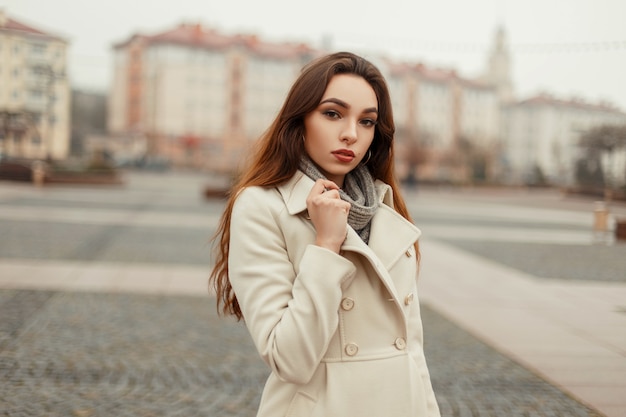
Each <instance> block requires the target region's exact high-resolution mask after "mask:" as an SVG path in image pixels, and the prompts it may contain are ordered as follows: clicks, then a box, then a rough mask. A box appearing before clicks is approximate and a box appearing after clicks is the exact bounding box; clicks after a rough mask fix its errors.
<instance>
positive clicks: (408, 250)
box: [404, 249, 413, 258]
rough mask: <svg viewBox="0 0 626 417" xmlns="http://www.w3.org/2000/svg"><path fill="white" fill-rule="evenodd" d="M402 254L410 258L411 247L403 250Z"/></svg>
mask: <svg viewBox="0 0 626 417" xmlns="http://www.w3.org/2000/svg"><path fill="white" fill-rule="evenodd" d="M404 254H405V255H406V257H407V258H410V257H411V256H412V255H413V254H412V253H411V249H407V251H406V252H404Z"/></svg>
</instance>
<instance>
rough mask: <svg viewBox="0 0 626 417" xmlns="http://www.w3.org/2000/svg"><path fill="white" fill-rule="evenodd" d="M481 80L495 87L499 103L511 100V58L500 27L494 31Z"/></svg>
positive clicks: (503, 32)
mask: <svg viewBox="0 0 626 417" xmlns="http://www.w3.org/2000/svg"><path fill="white" fill-rule="evenodd" d="M483 80H484V81H485V82H487V83H489V84H492V85H495V86H496V88H497V90H498V97H499V99H500V102H502V103H507V102H510V101H512V100H513V81H512V79H511V56H510V53H509V48H508V43H507V40H506V33H505V31H504V28H503V27H502V26H499V27H498V29H497V30H496V33H495V36H494V42H493V45H492V47H491V51H490V53H489V56H488V61H487V69H486V71H485V74H484V75H483Z"/></svg>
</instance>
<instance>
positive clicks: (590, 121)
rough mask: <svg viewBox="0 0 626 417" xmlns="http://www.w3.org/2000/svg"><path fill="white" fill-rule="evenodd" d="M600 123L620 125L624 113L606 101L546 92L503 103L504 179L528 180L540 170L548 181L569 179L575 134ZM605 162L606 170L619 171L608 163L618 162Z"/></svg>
mask: <svg viewBox="0 0 626 417" xmlns="http://www.w3.org/2000/svg"><path fill="white" fill-rule="evenodd" d="M602 125H626V114H625V113H624V112H622V111H620V110H619V109H617V108H615V107H613V106H611V105H609V104H607V103H589V102H586V101H584V100H582V99H570V100H564V99H560V98H557V97H555V96H552V95H550V94H540V95H537V96H534V97H530V98H528V99H526V100H522V101H519V102H515V103H511V104H509V105H507V106H504V107H503V134H502V137H503V138H504V144H503V145H504V146H503V150H504V157H505V163H506V172H507V178H509V182H512V183H528V182H534V181H536V180H537V179H536V178H535V177H536V175H537V174H538V173H541V175H542V176H544V177H545V179H546V180H547V181H548V182H550V183H552V184H559V185H572V184H574V182H575V171H574V168H575V164H576V161H577V160H578V159H579V158H581V157H583V149H581V148H580V146H579V143H580V137H581V135H582V134H584V133H585V132H586V131H588V130H590V129H592V128H594V127H597V126H602ZM609 163H610V164H611V166H607V167H606V170H608V171H611V172H612V171H619V167H618V166H617V165H615V166H613V165H614V163H615V164H617V163H619V161H617V160H616V161H609ZM623 172H624V171H621V176H622V177H623V175H624V174H623Z"/></svg>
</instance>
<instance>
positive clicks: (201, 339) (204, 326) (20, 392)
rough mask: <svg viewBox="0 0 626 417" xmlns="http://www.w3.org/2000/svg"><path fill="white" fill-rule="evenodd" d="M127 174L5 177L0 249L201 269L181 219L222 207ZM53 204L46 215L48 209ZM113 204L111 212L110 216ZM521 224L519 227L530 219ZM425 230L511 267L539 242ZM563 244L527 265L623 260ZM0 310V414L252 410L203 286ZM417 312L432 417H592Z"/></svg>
mask: <svg viewBox="0 0 626 417" xmlns="http://www.w3.org/2000/svg"><path fill="white" fill-rule="evenodd" d="M133 181H134V182H133V184H131V186H129V187H123V188H113V189H105V190H92V189H71V188H51V189H44V190H42V191H41V192H34V191H31V190H30V189H25V188H24V189H22V188H19V187H18V188H15V189H11V191H10V192H9V193H5V194H2V189H1V187H2V184H0V258H20V259H55V260H81V261H90V260H94V261H99V262H112V263H120V262H124V263H132V262H151V263H163V264H170V265H171V264H180V265H191V264H193V265H207V273H208V269H209V268H208V264H209V260H208V240H209V238H210V236H211V235H212V233H213V230H214V222H212V223H211V224H200V222H198V225H197V226H196V225H194V223H193V222H190V224H185V223H184V220H185V219H189V218H192V220H193V218H195V217H194V216H197V217H198V218H203V217H205V216H213V217H215V216H216V215H218V214H219V212H220V210H221V204H222V203H221V202H219V201H217V202H216V201H213V202H207V201H204V200H202V199H201V198H199V195H200V192H199V187H200V186H201V184H202V179H201V178H198V177H197V176H182V177H173V178H165V177H164V178H162V179H159V178H157V179H154V178H152V177H150V176H139V177H136V178H134V180H133ZM3 210H4V212H3ZM11 210H13V211H11ZM54 210H59V211H58V213H60V214H58V215H59V216H60V217H59V218H58V219H56V218H51V217H49V216H48V215H49V214H50V212H52V211H54ZM72 210H79V211H81V212H83V213H88V214H89V213H94V214H93V217H94V219H95V218H96V217H97V219H98V221H97V222H90V221H79V220H77V219H75V218H72V217H71V216H70V215H69V214H67V212H70V211H72ZM10 211H11V213H15V212H17V213H18V214H19V216H18V215H14V214H10V213H9V212H10ZM96 212H97V213H98V214H95V213H96ZM113 212H116V213H118V212H121V213H122V216H121V217H120V216H118V217H115V219H117V220H115V219H113V220H110V219H109V218H108V217H107V213H109V214H110V213H113ZM3 213H4V214H3ZM7 213H9V214H7ZM55 213H57V212H55ZM118 214H119V213H118ZM145 214H150V215H155V216H157V217H155V218H154V219H153V221H152V223H149V224H148V223H145V222H144V223H141V224H139V223H136V222H134V221H133V219H136V218H139V217H141V216H143V215H145ZM439 215H440V216H439V217H437V216H434V215H433V213H432V212H428V211H425V212H416V216H415V217H416V218H417V217H419V218H420V221H421V222H423V227H424V229H428V227H429V226H430V225H434V226H436V225H438V224H450V223H449V222H450V221H456V222H457V226H458V227H459V228H460V229H462V228H463V227H464V226H467V225H468V224H470V223H471V226H476V225H477V224H479V222H478V220H476V219H473V220H458V219H457V220H454V219H455V217H453V216H451V215H450V216H448V215H443V216H441V213H439ZM20 216H22V217H20ZM24 216H26V217H24ZM28 216H31V217H30V218H27V217H28ZM37 216H40V217H41V218H38V217H37ZM63 216H65V217H63ZM159 216H161V217H159ZM167 216H171V217H167ZM420 216H421V217H420ZM87 218H89V216H87ZM172 218H173V219H174V220H172ZM107 219H108V220H107ZM120 219H122V220H120ZM161 219H170V220H169V221H161ZM88 220H89V219H88ZM481 221H483V222H486V223H485V224H483V226H485V227H494V228H497V227H511V226H515V227H517V226H520V223H519V222H518V223H517V224H514V223H515V222H511V221H502V220H500V221H499V223H498V222H497V221H494V219H482V220H481ZM496 223H498V224H496ZM526 223H527V225H526V226H523V225H522V226H521V227H522V228H526V229H528V228H531V226H528V224H534V223H533V222H531V221H530V222H529V221H527V222H526ZM420 226H422V225H420ZM534 227H536V228H540V226H536V225H535V226H534ZM555 227H557V226H555ZM558 227H559V228H561V229H569V230H574V231H583V228H584V227H585V226H584V225H580V224H569V225H563V224H561V225H560V226H558ZM435 238H442V239H443V240H446V239H447V240H448V241H449V242H452V243H455V244H456V245H458V246H463V245H465V247H464V249H466V250H470V251H473V252H475V253H480V254H482V255H483V256H488V257H490V258H491V259H494V260H496V261H499V262H503V263H509V264H515V263H517V264H515V265H513V266H514V267H517V268H519V269H522V270H530V268H533V264H535V263H537V262H538V261H537V258H538V257H539V256H541V254H542V253H543V252H545V251H546V248H547V247H548V246H546V244H536V243H527V242H526V243H524V242H521V243H520V242H518V243H513V242H496V243H494V242H489V241H479V240H475V239H456V240H455V239H452V238H449V237H445V236H444V237H437V236H435ZM542 245H543V246H542ZM572 247H573V248H574V249H572ZM568 248H569V249H570V251H568V250H560V249H559V248H551V247H550V253H551V254H553V257H554V259H552V260H551V261H550V262H551V263H546V262H545V261H542V262H543V268H546V269H549V270H548V271H547V272H545V273H544V274H538V275H539V276H545V277H548V278H550V277H554V275H555V274H558V275H559V276H558V277H559V278H565V279H581V278H582V276H581V277H579V276H578V275H576V274H574V269H576V268H575V266H570V263H571V262H572V256H573V257H575V258H576V259H577V260H580V261H581V262H582V260H583V259H587V260H588V261H589V262H591V260H592V259H594V257H598V256H600V257H602V256H605V257H607V258H606V259H607V262H606V263H605V264H604V265H603V264H595V263H593V265H595V266H594V267H593V268H596V269H594V271H595V272H596V273H595V274H587V275H585V276H589V275H594V276H596V277H597V278H598V279H603V280H614V279H615V277H616V276H618V275H619V272H618V275H616V273H615V271H613V270H612V269H611V268H615V267H616V266H617V267H618V268H621V269H620V270H621V271H623V270H625V269H624V268H623V267H622V266H621V265H623V264H622V263H619V262H620V261H619V259H617V260H616V258H619V256H617V257H616V255H615V253H618V254H619V252H615V253H614V252H613V251H614V250H615V248H619V246H598V247H597V248H595V249H593V248H594V247H593V246H592V245H578V246H576V245H573V246H568ZM589 248H592V249H591V250H589ZM571 250H573V251H579V252H572V251H571ZM533 253H534V255H528V254H533ZM572 254H574V255H572ZM520 258H523V259H522V260H520ZM620 276H621V275H620ZM0 317H1V320H0V381H2V383H1V384H0V416H63V417H65V416H76V417H91V416H107V417H108V416H217V417H222V416H225V417H229V416H253V415H254V412H255V409H256V406H257V404H258V401H259V395H260V391H261V388H262V385H263V382H264V380H265V378H266V377H267V373H268V370H267V368H266V367H265V365H264V364H263V363H262V362H261V361H260V360H259V358H258V354H257V353H256V351H255V350H254V348H253V347H252V345H251V342H250V338H249V335H248V333H247V331H246V329H245V327H244V326H243V325H242V324H241V323H235V322H234V321H232V320H230V319H224V318H218V317H217V316H216V314H215V308H214V300H213V299H210V298H209V297H208V296H207V297H206V298H203V297H182V296H173V295H169V296H163V295H161V296H158V295H131V294H107V293H72V292H56V291H27V290H0ZM423 319H424V327H425V334H426V336H425V338H426V343H427V345H426V355H427V359H428V361H429V366H430V369H431V374H432V379H433V384H434V388H435V391H436V393H437V396H438V401H439V403H440V406H441V410H442V413H443V416H444V417H470V416H471V417H478V416H498V417H501V416H506V417H516V416H526V417H531V416H546V417H547V416H551V417H561V416H562V417H572V416H573V417H578V416H598V417H599V416H600V415H599V414H597V413H595V412H594V411H592V410H590V409H588V408H587V407H586V406H584V405H582V404H580V403H579V402H577V401H576V400H574V399H572V398H570V397H569V396H567V395H566V394H564V393H563V392H561V391H560V390H558V389H556V388H554V387H553V386H552V385H550V384H548V383H546V382H545V381H544V380H542V379H541V378H540V377H538V376H536V375H534V374H533V373H531V372H529V371H527V370H526V369H525V368H523V367H522V366H519V365H518V364H516V363H515V362H513V361H511V360H509V359H508V358H506V357H505V356H503V355H501V354H500V353H498V352H497V351H495V350H494V349H492V348H490V347H489V346H487V345H485V344H483V343H481V342H480V341H479V340H477V339H476V338H475V337H473V336H471V335H470V334H468V333H467V332H465V331H464V330H463V329H461V328H459V327H458V326H456V325H454V324H453V323H452V322H450V321H449V320H447V319H446V318H445V317H443V316H441V315H440V314H438V313H436V312H434V311H433V310H431V309H429V308H428V307H427V306H423Z"/></svg>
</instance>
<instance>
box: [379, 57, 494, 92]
mask: <svg viewBox="0 0 626 417" xmlns="http://www.w3.org/2000/svg"><path fill="white" fill-rule="evenodd" d="M390 70H391V73H392V75H403V74H415V75H417V76H418V77H419V79H420V80H423V81H427V82H428V81H430V82H436V83H442V84H446V83H449V82H452V81H456V82H458V83H459V84H461V85H463V86H464V87H466V88H474V89H484V90H488V89H493V88H494V86H493V85H491V84H489V83H485V82H483V81H481V80H474V79H470V78H465V77H461V76H460V75H459V74H458V73H457V72H456V70H454V69H446V68H437V67H430V66H427V65H425V64H423V63H417V64H410V63H406V62H400V63H390Z"/></svg>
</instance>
